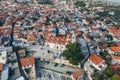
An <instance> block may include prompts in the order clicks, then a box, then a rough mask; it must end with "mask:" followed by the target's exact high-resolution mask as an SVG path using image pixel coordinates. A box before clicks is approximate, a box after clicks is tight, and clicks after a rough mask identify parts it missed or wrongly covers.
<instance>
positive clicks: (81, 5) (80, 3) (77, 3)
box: [75, 1, 86, 7]
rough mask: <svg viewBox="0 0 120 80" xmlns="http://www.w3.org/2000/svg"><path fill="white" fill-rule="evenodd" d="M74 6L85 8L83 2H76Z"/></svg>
mask: <svg viewBox="0 0 120 80" xmlns="http://www.w3.org/2000/svg"><path fill="white" fill-rule="evenodd" d="M75 5H76V6H77V7H79V6H80V7H85V6H86V4H85V3H84V2H83V1H77V2H76V3H75Z"/></svg>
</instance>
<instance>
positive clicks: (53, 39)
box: [46, 36, 67, 45]
mask: <svg viewBox="0 0 120 80" xmlns="http://www.w3.org/2000/svg"><path fill="white" fill-rule="evenodd" d="M46 42H50V43H55V44H63V45H65V44H66V43H67V40H66V38H65V37H54V36H49V37H47V38H46Z"/></svg>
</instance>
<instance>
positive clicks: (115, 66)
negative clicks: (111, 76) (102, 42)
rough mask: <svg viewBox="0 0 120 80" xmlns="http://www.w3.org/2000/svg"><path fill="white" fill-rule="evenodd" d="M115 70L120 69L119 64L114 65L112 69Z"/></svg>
mask: <svg viewBox="0 0 120 80" xmlns="http://www.w3.org/2000/svg"><path fill="white" fill-rule="evenodd" d="M110 68H111V69H113V70H117V69H118V68H120V66H119V64H114V65H112V66H111V67H110Z"/></svg>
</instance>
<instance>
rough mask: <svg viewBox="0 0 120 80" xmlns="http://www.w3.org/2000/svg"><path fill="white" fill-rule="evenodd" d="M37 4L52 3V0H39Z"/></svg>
mask: <svg viewBox="0 0 120 80" xmlns="http://www.w3.org/2000/svg"><path fill="white" fill-rule="evenodd" d="M39 4H53V2H52V0H40V2H39Z"/></svg>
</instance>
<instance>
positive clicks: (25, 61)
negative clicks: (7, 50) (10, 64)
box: [20, 57, 35, 66]
mask: <svg viewBox="0 0 120 80" xmlns="http://www.w3.org/2000/svg"><path fill="white" fill-rule="evenodd" d="M20 61H21V65H22V66H28V65H33V64H34V63H35V61H34V57H27V58H21V59H20Z"/></svg>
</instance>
